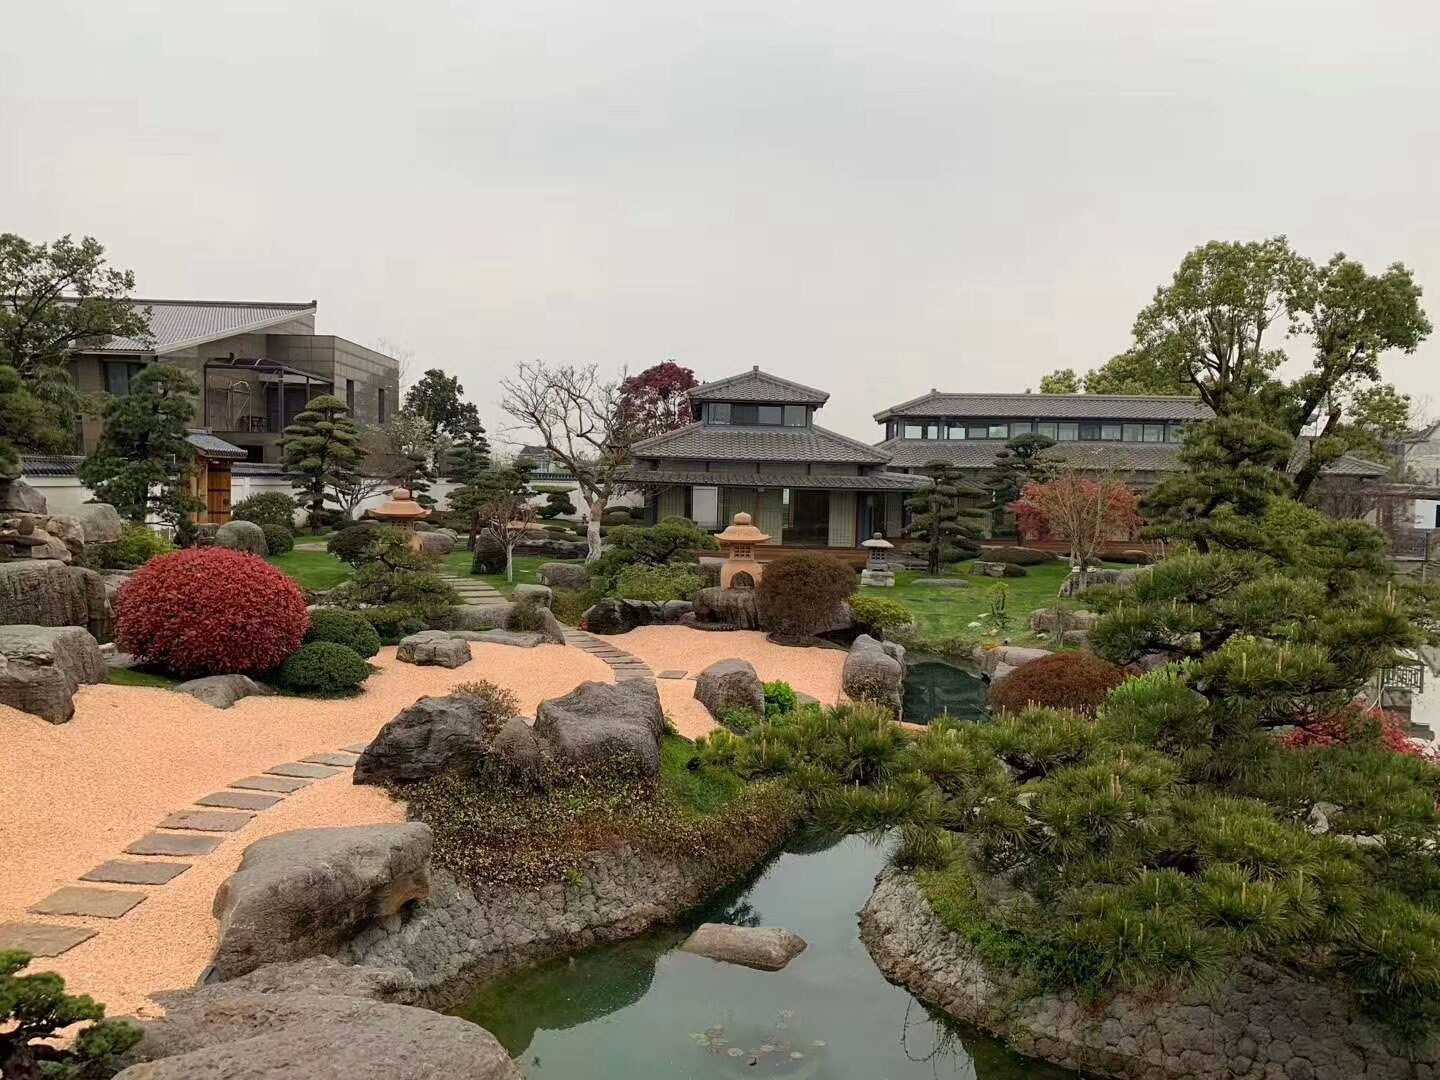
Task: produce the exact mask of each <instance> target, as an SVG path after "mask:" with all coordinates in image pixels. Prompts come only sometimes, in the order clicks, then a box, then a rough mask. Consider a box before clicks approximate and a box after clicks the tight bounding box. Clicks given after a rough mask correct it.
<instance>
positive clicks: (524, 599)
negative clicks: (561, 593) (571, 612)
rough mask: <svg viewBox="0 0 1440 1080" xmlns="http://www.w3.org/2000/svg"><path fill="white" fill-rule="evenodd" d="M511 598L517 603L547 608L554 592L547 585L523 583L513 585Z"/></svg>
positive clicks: (551, 601)
mask: <svg viewBox="0 0 1440 1080" xmlns="http://www.w3.org/2000/svg"><path fill="white" fill-rule="evenodd" d="M511 599H512V600H514V602H515V603H517V604H534V605H536V606H537V607H543V608H548V607H549V606H550V605H551V604H552V603H553V602H554V600H555V594H554V593H553V592H551V591H550V586H548V585H525V584H520V585H516V586H515V590H514V592H513V593H511Z"/></svg>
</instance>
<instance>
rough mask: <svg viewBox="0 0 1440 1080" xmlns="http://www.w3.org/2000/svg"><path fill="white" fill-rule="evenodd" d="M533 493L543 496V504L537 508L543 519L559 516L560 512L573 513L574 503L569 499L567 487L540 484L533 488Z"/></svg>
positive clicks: (547, 519)
mask: <svg viewBox="0 0 1440 1080" xmlns="http://www.w3.org/2000/svg"><path fill="white" fill-rule="evenodd" d="M533 493H534V494H536V495H544V496H545V505H544V506H542V507H540V510H539V516H540V517H541V518H543V519H544V520H545V521H550V520H552V519H554V518H557V517H560V516H561V515H562V514H573V513H575V504H574V503H573V502H571V501H570V489H569V488H563V487H553V486H547V485H540V486H537V487H535V488H534V489H533Z"/></svg>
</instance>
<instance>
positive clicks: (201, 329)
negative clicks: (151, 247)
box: [84, 300, 315, 355]
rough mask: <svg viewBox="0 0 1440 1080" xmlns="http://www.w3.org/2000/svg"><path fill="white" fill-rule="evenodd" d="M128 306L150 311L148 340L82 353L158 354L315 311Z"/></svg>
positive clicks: (167, 303) (150, 303) (224, 304)
mask: <svg viewBox="0 0 1440 1080" xmlns="http://www.w3.org/2000/svg"><path fill="white" fill-rule="evenodd" d="M131 304H133V305H134V306H135V307H137V308H141V309H142V310H143V309H144V308H149V309H150V336H151V338H152V340H151V341H148V342H147V341H140V340H138V339H136V338H111V339H110V340H109V341H108V342H106V343H105V344H104V345H98V346H90V347H87V348H86V349H85V350H84V351H85V352H102V353H114V352H138V353H154V354H157V355H161V354H164V353H167V352H174V351H175V350H176V349H185V348H189V347H190V346H192V345H199V344H201V343H203V342H206V341H213V340H215V339H216V338H222V337H230V336H231V335H232V334H247V333H254V332H257V331H260V330H264V329H265V328H266V327H270V326H275V325H278V324H279V323H284V322H289V321H290V320H291V319H294V318H296V317H297V316H300V315H305V314H306V313H310V312H314V310H315V301H314V300H311V301H310V302H309V303H305V304H285V303H265V302H251V301H243V300H132V301H131Z"/></svg>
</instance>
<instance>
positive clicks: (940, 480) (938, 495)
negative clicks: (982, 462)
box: [905, 461, 985, 574]
mask: <svg viewBox="0 0 1440 1080" xmlns="http://www.w3.org/2000/svg"><path fill="white" fill-rule="evenodd" d="M925 473H926V475H928V476H929V477H930V483H929V485H928V486H926V487H923V488H921V489H920V490H919V491H917V492H916V493H915V494H914V495H912V496H911V497H910V498H908V499H906V500H905V508H906V509H907V510H909V511H910V523H909V524H908V525H907V526H905V532H906V533H907V534H909V535H911V536H914V537H915V538H916V539H918V540H922V541H924V543H925V560H926V565H927V566H928V567H929V571H930V573H932V574H938V573H939V572H940V563H941V562H942V561H954V562H958V561H959V560H961V559H973V558H974V557H975V556H976V555H978V554H980V544H979V541H980V538H981V537H982V536H983V535H984V532H983V530H982V528H981V526H980V524H979V522H980V521H982V520H984V518H985V511H984V510H979V509H973V508H970V507H962V506H961V505H960V500H961V499H975V498H980V497H982V496H983V495H984V492H982V491H978V490H976V489H974V488H970V487H967V486H965V483H964V480H963V478H962V477H961V475H960V470H959V469H958V468H956V466H954V465H953V464H951V463H950V462H948V461H932V462H930V464H928V465H926V466H925ZM952 555H953V557H947V556H952Z"/></svg>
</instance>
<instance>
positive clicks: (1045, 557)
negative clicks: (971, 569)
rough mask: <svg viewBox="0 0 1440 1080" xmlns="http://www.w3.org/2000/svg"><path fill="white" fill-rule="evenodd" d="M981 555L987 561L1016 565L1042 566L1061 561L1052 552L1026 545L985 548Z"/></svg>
mask: <svg viewBox="0 0 1440 1080" xmlns="http://www.w3.org/2000/svg"><path fill="white" fill-rule="evenodd" d="M980 557H981V558H982V559H984V560H985V561H986V562H1000V563H1012V564H1014V565H1015V566H1040V565H1042V564H1043V563H1051V562H1058V561H1059V556H1057V555H1054V554H1052V553H1051V552H1048V551H1040V550H1039V549H1038V548H1025V547H995V548H985V549H984V550H983V551H982V552H981V555H980Z"/></svg>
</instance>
